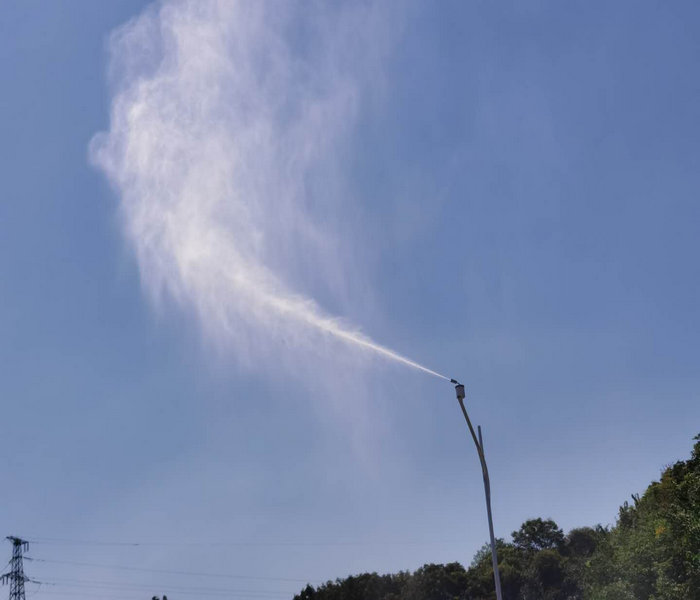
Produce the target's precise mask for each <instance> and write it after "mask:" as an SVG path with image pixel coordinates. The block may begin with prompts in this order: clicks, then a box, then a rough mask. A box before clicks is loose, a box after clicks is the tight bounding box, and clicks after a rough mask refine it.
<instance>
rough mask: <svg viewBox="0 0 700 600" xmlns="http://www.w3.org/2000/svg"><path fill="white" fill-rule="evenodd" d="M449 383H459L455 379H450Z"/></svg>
mask: <svg viewBox="0 0 700 600" xmlns="http://www.w3.org/2000/svg"><path fill="white" fill-rule="evenodd" d="M450 383H454V384H455V385H459V381H457V380H456V379H450Z"/></svg>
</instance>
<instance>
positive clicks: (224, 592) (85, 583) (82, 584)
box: [44, 579, 296, 599]
mask: <svg viewBox="0 0 700 600" xmlns="http://www.w3.org/2000/svg"><path fill="white" fill-rule="evenodd" d="M44 585H50V586H52V587H59V588H66V589H72V588H78V589H96V590H106V591H125V592H138V591H143V590H145V591H148V592H149V593H150V592H151V591H152V590H154V589H157V590H161V591H163V592H168V593H171V592H174V593H183V594H194V595H198V596H232V595H236V596H239V595H242V596H245V597H249V598H259V599H262V598H265V599H267V598H288V597H289V596H290V595H294V594H295V593H296V591H290V590H249V589H235V588H210V587H199V586H198V587H181V586H173V585H167V584H162V583H150V582H149V583H123V582H119V581H99V580H90V579H56V580H54V581H47V582H44Z"/></svg>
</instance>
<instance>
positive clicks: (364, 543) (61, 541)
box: [28, 538, 464, 547]
mask: <svg viewBox="0 0 700 600" xmlns="http://www.w3.org/2000/svg"><path fill="white" fill-rule="evenodd" d="M28 541H30V542H32V543H34V544H42V545H43V544H56V545H68V546H130V547H139V546H174V547H178V546H179V547H182V546H231V547H236V546H242V547H248V546H262V547H265V546H434V545H448V544H459V545H462V544H464V540H371V541H274V542H264V541H263V542H253V541H244V542H174V541H173V542H133V541H131V542H125V541H98V540H69V539H58V538H32V539H30V540H28Z"/></svg>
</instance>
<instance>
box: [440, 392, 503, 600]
mask: <svg viewBox="0 0 700 600" xmlns="http://www.w3.org/2000/svg"><path fill="white" fill-rule="evenodd" d="M452 383H456V384H457V385H456V386H455V390H456V392H457V400H458V401H459V406H460V407H461V408H462V414H463V415H464V420H465V421H466V422H467V426H468V427H469V433H471V434H472V439H473V440H474V445H475V446H476V451H477V453H478V454H479V462H481V472H482V473H483V476H484V494H485V495H486V514H487V516H488V519H489V535H490V537H491V563H492V565H493V581H494V584H495V586H496V600H503V594H502V593H501V575H500V573H499V571H498V554H497V552H496V537H495V536H494V533H493V517H492V515H491V483H490V481H489V470H488V467H487V466H486V457H485V456H484V441H483V439H482V437H481V426H478V430H479V437H478V439H477V436H476V433H475V432H474V427H472V422H471V420H470V419H469V415H468V414H467V409H466V408H465V407H464V397H465V393H464V386H463V385H462V384H461V383H457V382H456V381H454V380H452Z"/></svg>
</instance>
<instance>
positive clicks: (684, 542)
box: [294, 436, 700, 600]
mask: <svg viewBox="0 0 700 600" xmlns="http://www.w3.org/2000/svg"><path fill="white" fill-rule="evenodd" d="M695 440H696V443H695V445H694V448H693V451H692V453H691V456H690V458H689V459H688V460H687V461H679V462H677V463H675V464H674V465H671V466H669V467H667V468H666V469H664V471H663V473H662V475H661V479H660V480H659V481H655V482H653V483H652V484H651V485H649V487H648V488H647V489H646V491H645V492H644V494H643V495H642V496H639V495H632V502H631V503H629V502H625V503H624V504H623V506H621V507H620V510H619V513H618V516H617V521H616V523H615V525H614V526H613V527H602V526H601V525H596V526H594V527H579V528H576V529H572V530H571V531H569V532H568V533H567V534H564V532H563V531H562V530H561V529H560V528H559V527H558V526H557V524H556V523H555V522H554V521H552V520H551V519H539V518H538V519H530V520H528V521H526V522H525V523H523V525H522V526H521V527H520V529H519V530H518V531H514V532H513V533H512V536H511V538H512V539H511V541H510V542H506V541H504V540H498V558H499V569H500V572H501V581H502V587H503V595H504V598H505V599H506V600H579V599H580V600H700V436H696V437H695ZM495 597H496V595H495V592H494V584H493V570H492V568H491V555H490V549H489V547H488V546H484V547H483V548H482V549H481V550H480V551H479V552H477V554H476V556H475V557H474V559H473V561H472V563H471V565H469V567H468V568H466V569H465V568H464V567H463V566H462V565H461V564H459V563H450V564H447V565H435V564H428V565H424V566H423V567H421V568H420V569H418V570H417V571H415V572H414V573H409V572H400V573H397V574H394V575H378V574H377V573H365V574H362V575H356V576H352V577H348V578H346V579H337V580H336V581H329V582H327V583H325V584H324V585H321V586H319V587H317V588H315V587H313V586H310V585H309V586H307V587H306V588H305V589H303V590H302V591H301V592H300V593H299V594H297V595H296V596H295V597H294V600H492V599H495Z"/></svg>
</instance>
